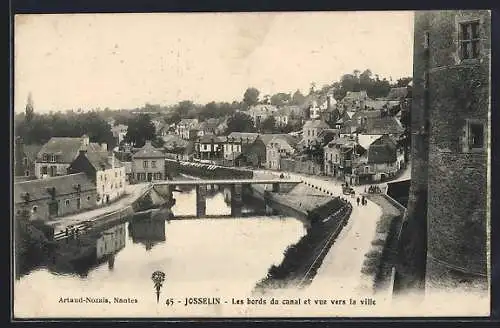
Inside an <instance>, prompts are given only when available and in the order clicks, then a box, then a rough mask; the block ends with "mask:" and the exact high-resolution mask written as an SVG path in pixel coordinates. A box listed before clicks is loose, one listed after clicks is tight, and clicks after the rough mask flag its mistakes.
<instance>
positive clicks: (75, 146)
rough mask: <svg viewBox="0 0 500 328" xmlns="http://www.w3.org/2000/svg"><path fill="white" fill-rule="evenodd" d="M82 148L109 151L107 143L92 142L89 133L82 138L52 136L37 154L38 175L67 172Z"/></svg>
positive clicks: (45, 175) (36, 171)
mask: <svg viewBox="0 0 500 328" xmlns="http://www.w3.org/2000/svg"><path fill="white" fill-rule="evenodd" d="M80 149H86V150H87V152H88V153H90V152H101V151H107V145H106V144H101V145H99V144H97V143H94V142H90V141H89V137H88V136H87V135H83V136H82V137H81V138H70V137H52V138H50V140H49V141H48V142H47V143H45V144H44V145H43V146H42V148H41V149H40V151H39V152H38V154H37V156H36V160H35V175H36V177H37V178H38V179H40V178H44V177H48V176H58V175H65V174H67V170H68V167H69V166H70V164H71V163H72V162H73V160H74V159H75V158H76V157H77V156H78V154H79V151H80Z"/></svg>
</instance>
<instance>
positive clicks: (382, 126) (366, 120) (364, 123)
mask: <svg viewBox="0 0 500 328" xmlns="http://www.w3.org/2000/svg"><path fill="white" fill-rule="evenodd" d="M355 132H357V133H359V134H365V135H366V134H373V135H383V134H389V135H390V136H391V137H393V138H395V139H399V138H400V136H401V135H402V134H403V132H404V128H403V126H402V125H401V122H400V121H399V120H398V119H397V118H396V117H394V116H391V115H388V114H386V113H385V112H384V111H358V112H357V113H356V114H354V116H353V117H352V118H351V119H350V120H349V121H348V122H346V123H345V124H344V127H343V129H342V134H349V133H355Z"/></svg>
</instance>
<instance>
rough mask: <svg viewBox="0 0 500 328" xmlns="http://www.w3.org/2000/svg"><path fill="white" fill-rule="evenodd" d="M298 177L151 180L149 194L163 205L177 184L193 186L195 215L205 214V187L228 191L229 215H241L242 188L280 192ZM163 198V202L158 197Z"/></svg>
mask: <svg viewBox="0 0 500 328" xmlns="http://www.w3.org/2000/svg"><path fill="white" fill-rule="evenodd" d="M301 182H302V181H301V180H299V179H210V180H207V179H203V180H165V181H153V182H152V183H151V188H150V190H151V191H152V192H151V193H148V194H147V195H150V196H149V197H151V200H152V202H153V203H154V205H156V206H158V205H164V203H166V202H167V201H168V200H170V199H172V192H173V191H175V190H176V188H177V187H179V186H194V187H195V190H196V216H197V217H205V216H206V196H207V188H211V189H216V188H220V189H223V190H229V191H230V195H231V196H230V200H231V216H238V215H241V209H242V208H243V201H242V193H243V190H244V189H248V188H250V186H251V185H253V184H261V185H269V186H272V191H273V192H280V190H282V189H285V188H286V189H288V188H289V187H294V186H295V185H297V184H299V183H301ZM158 196H161V198H163V200H164V203H161V202H162V200H161V199H160V198H159V197H158Z"/></svg>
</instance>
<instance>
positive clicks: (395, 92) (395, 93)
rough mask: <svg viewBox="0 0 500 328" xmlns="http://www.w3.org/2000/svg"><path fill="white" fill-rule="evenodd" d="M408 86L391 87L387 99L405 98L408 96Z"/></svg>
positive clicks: (399, 99)
mask: <svg viewBox="0 0 500 328" xmlns="http://www.w3.org/2000/svg"><path fill="white" fill-rule="evenodd" d="M408 94H409V93H408V87H399V88H391V90H390V91H389V94H388V95H387V97H386V98H387V100H398V101H401V100H404V99H406V98H408Z"/></svg>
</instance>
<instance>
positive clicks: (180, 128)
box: [176, 118, 199, 140]
mask: <svg viewBox="0 0 500 328" xmlns="http://www.w3.org/2000/svg"><path fill="white" fill-rule="evenodd" d="M198 124H199V122H198V119H196V118H191V119H190V118H185V119H182V120H181V121H180V122H179V123H178V124H177V127H176V134H177V135H178V136H180V137H181V138H182V139H185V140H190V139H192V138H193V137H195V136H196V133H197V127H198ZM193 131H196V133H195V132H193Z"/></svg>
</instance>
